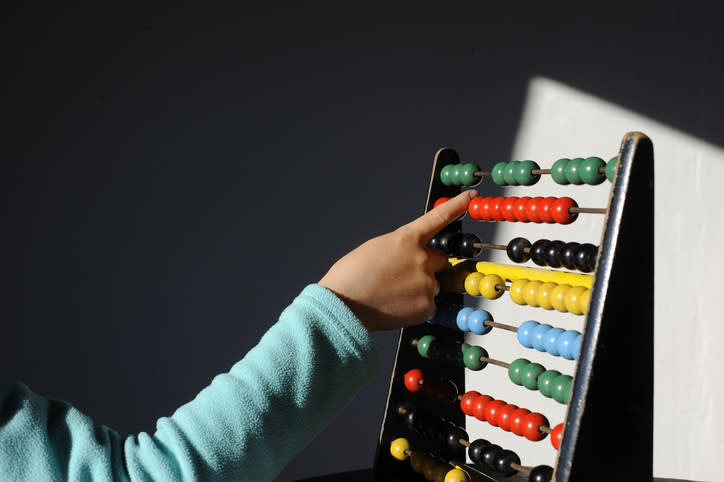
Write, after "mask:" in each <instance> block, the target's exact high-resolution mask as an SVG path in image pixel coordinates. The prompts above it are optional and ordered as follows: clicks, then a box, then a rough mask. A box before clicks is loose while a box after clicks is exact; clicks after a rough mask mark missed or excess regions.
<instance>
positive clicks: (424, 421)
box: [415, 413, 435, 437]
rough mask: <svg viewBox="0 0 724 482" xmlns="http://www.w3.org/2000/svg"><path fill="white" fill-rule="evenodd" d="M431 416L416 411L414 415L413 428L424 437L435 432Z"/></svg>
mask: <svg viewBox="0 0 724 482" xmlns="http://www.w3.org/2000/svg"><path fill="white" fill-rule="evenodd" d="M434 423H435V422H434V420H433V418H432V417H431V416H430V415H429V414H427V413H418V414H417V416H416V417H415V429H416V430H417V431H418V432H420V433H421V434H423V435H424V436H426V437H429V436H431V435H433V434H434V433H435V426H434Z"/></svg>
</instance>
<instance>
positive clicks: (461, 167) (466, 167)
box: [440, 162, 480, 186]
mask: <svg viewBox="0 0 724 482" xmlns="http://www.w3.org/2000/svg"><path fill="white" fill-rule="evenodd" d="M477 171H480V168H479V167H478V166H477V165H475V164H473V163H470V162H469V163H467V164H448V165H447V166H445V167H443V168H442V170H441V171H440V181H442V183H443V184H444V185H446V186H472V185H473V184H475V183H477V182H478V180H479V179H480V178H478V177H475V174H474V173H475V172H477Z"/></svg>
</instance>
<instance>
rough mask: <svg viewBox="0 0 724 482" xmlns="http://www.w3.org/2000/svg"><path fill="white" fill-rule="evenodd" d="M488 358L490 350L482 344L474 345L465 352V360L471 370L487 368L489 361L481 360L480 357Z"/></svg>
mask: <svg viewBox="0 0 724 482" xmlns="http://www.w3.org/2000/svg"><path fill="white" fill-rule="evenodd" d="M481 356H484V357H485V358H488V352H487V351H485V348H483V347H482V346H477V345H472V346H471V347H469V348H468V349H467V350H465V352H464V353H463V362H464V363H465V366H466V367H468V368H469V369H471V370H474V371H478V370H482V369H483V368H485V366H486V365H487V364H488V362H484V361H481V360H480V357H481Z"/></svg>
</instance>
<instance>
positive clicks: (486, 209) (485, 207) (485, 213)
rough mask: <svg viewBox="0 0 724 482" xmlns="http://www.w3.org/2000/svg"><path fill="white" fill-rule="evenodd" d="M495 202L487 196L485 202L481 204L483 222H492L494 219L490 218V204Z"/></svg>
mask: <svg viewBox="0 0 724 482" xmlns="http://www.w3.org/2000/svg"><path fill="white" fill-rule="evenodd" d="M492 201H493V198H492V197H490V196H486V197H484V198H483V200H482V201H481V202H480V209H479V212H480V219H482V220H483V221H492V220H493V218H492V217H491V216H490V203H491V202H492Z"/></svg>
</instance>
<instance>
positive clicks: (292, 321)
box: [0, 285, 378, 481]
mask: <svg viewBox="0 0 724 482" xmlns="http://www.w3.org/2000/svg"><path fill="white" fill-rule="evenodd" d="M377 363H378V361H377V354H376V351H375V348H374V344H373V342H372V340H371V338H370V336H369V334H368V333H367V330H365V328H364V327H363V326H362V325H361V323H360V322H359V320H357V318H356V317H355V316H354V314H353V313H352V312H351V311H350V310H349V309H348V308H347V306H346V305H345V304H344V303H342V302H341V301H340V300H339V299H338V298H337V297H336V296H335V295H334V294H333V293H331V292H330V291H328V290H326V289H325V288H323V287H321V286H318V285H310V286H308V287H307V288H305V290H304V291H303V292H302V293H301V294H300V295H299V296H298V297H297V298H296V299H295V300H294V302H293V303H292V304H291V305H290V306H289V307H288V308H287V309H286V310H284V312H283V313H282V315H281V316H280V318H279V321H278V322H277V323H276V324H275V325H273V326H272V327H271V328H270V329H269V330H268V331H267V333H266V334H265V335H264V336H263V337H262V339H261V341H260V342H259V344H258V345H257V346H255V347H254V348H253V349H252V350H251V351H249V353H248V354H247V355H246V356H245V357H244V358H243V359H242V360H241V361H239V362H238V363H236V364H235V365H234V366H233V367H232V368H231V370H230V371H229V372H228V373H225V374H222V375H218V376H217V377H215V378H214V380H213V381H212V382H211V384H210V385H209V386H208V387H206V388H205V389H203V390H202V391H201V392H200V393H199V394H198V395H197V396H196V398H195V399H194V400H192V401H191V402H189V403H187V404H186V405H183V406H182V407H180V408H179V409H178V410H176V412H175V413H174V414H173V415H172V416H171V417H168V418H161V419H159V420H158V422H157V425H156V432H155V433H154V434H153V435H151V434H148V433H145V432H142V433H140V434H138V435H132V436H129V437H127V438H125V439H123V438H122V437H120V436H119V435H118V434H117V433H116V432H114V431H113V430H111V429H109V428H107V427H104V426H94V424H93V422H92V421H91V420H90V418H89V417H87V416H85V415H83V414H82V413H80V412H79V411H78V410H76V409H74V408H73V407H72V406H70V405H69V404H67V403H65V402H61V401H57V400H48V399H45V398H42V397H39V396H37V395H35V394H34V393H32V392H31V391H30V390H29V389H28V388H27V387H25V386H23V385H22V384H19V383H18V384H15V385H12V386H10V387H8V388H5V389H0V480H91V479H92V480H253V481H264V480H272V479H273V478H274V477H275V476H276V475H277V474H278V472H279V471H280V470H281V469H282V468H283V467H284V465H285V464H286V463H287V462H288V461H289V460H290V459H291V458H292V457H293V456H294V455H295V454H296V452H298V451H299V450H300V449H301V448H303V447H304V446H305V445H307V444H308V443H309V442H310V441H311V439H312V438H314V436H315V435H316V434H317V433H318V432H319V431H321V429H322V428H323V427H324V426H325V425H326V424H327V423H328V422H329V421H330V420H331V419H332V418H334V416H336V415H337V413H338V412H339V411H340V410H341V409H342V408H343V407H344V406H345V404H346V403H347V402H348V401H349V400H350V399H351V398H352V397H353V396H354V394H355V393H356V392H357V391H358V390H359V388H361V387H362V385H364V384H365V383H366V382H367V381H368V380H369V378H370V377H371V376H372V375H373V373H374V372H375V371H376V369H377Z"/></svg>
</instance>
